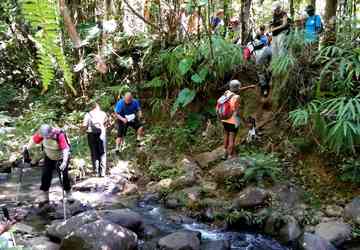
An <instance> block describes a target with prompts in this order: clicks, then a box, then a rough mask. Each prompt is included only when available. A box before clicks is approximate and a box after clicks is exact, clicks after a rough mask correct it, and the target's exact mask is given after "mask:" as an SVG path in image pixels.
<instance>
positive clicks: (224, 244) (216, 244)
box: [201, 240, 230, 250]
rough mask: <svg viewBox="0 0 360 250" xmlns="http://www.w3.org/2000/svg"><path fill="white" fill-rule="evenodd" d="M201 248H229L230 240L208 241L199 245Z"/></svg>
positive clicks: (202, 249)
mask: <svg viewBox="0 0 360 250" xmlns="http://www.w3.org/2000/svg"><path fill="white" fill-rule="evenodd" d="M201 250H230V242H229V241H227V240H216V241H208V242H205V243H204V244H202V245H201Z"/></svg>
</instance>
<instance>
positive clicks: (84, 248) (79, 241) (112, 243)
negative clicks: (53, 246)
mask: <svg viewBox="0 0 360 250" xmlns="http://www.w3.org/2000/svg"><path fill="white" fill-rule="evenodd" d="M60 249H61V250H70V249H71V250H99V249H106V250H135V249H137V236H136V234H135V233H134V232H132V231H130V230H128V229H126V228H124V227H122V226H119V225H116V224H114V223H111V222H109V221H106V220H97V221H95V222H92V223H89V224H85V225H83V226H82V227H80V228H78V229H77V230H75V231H74V232H73V233H71V234H70V235H68V236H67V237H66V238H65V239H64V240H63V241H62V242H61V247H60Z"/></svg>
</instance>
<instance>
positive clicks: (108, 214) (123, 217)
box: [98, 209, 143, 234]
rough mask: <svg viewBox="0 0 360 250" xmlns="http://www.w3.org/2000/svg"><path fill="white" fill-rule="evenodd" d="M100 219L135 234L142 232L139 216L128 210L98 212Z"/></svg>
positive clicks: (141, 222) (141, 221)
mask: <svg viewBox="0 0 360 250" xmlns="http://www.w3.org/2000/svg"><path fill="white" fill-rule="evenodd" d="M98 213H99V214H100V216H101V218H102V219H104V220H107V221H110V222H112V223H114V224H117V225H120V226H122V227H125V228H127V229H129V230H131V231H133V232H135V233H137V234H141V233H142V231H143V220H142V217H141V215H140V214H138V213H136V212H134V211H131V210H130V209H116V210H106V211H99V212H98Z"/></svg>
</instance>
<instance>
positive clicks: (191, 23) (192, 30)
mask: <svg viewBox="0 0 360 250" xmlns="http://www.w3.org/2000/svg"><path fill="white" fill-rule="evenodd" d="M187 24H188V26H187V32H188V33H189V34H190V35H197V34H198V33H199V32H201V31H202V29H203V21H202V18H201V16H200V15H199V13H198V12H197V11H194V12H193V13H192V14H191V15H190V16H189V18H188V23H187Z"/></svg>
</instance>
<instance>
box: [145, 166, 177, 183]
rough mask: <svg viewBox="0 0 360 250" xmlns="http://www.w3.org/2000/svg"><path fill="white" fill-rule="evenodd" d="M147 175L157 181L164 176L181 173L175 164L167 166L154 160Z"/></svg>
mask: <svg viewBox="0 0 360 250" xmlns="http://www.w3.org/2000/svg"><path fill="white" fill-rule="evenodd" d="M148 173H149V176H150V177H151V178H152V180H155V181H159V180H162V179H166V178H173V179H174V178H176V177H178V176H180V175H181V174H182V171H181V170H180V169H179V168H177V167H176V166H173V167H171V166H167V165H166V164H164V163H162V162H159V161H155V162H153V163H152V164H151V165H150V167H149V172H148Z"/></svg>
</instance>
